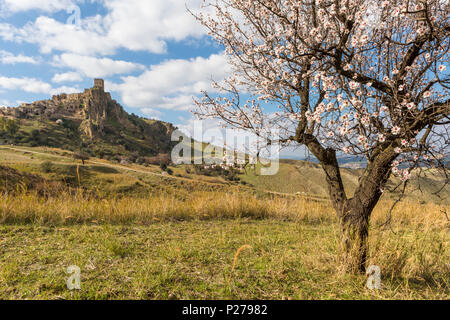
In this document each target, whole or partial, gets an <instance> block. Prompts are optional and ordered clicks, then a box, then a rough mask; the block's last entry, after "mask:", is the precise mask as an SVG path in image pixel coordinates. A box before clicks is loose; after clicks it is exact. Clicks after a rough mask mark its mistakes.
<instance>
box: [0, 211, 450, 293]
mask: <svg viewBox="0 0 450 320" xmlns="http://www.w3.org/2000/svg"><path fill="white" fill-rule="evenodd" d="M0 239H2V241H1V245H0V252H1V258H0V263H1V269H0V286H1V287H2V290H1V291H0V298H2V299H448V298H449V297H450V296H449V284H450V283H449V277H448V275H449V273H448V272H449V271H450V270H449V266H448V261H449V252H448V241H449V238H448V234H446V233H445V232H443V231H442V230H441V231H439V232H436V231H433V230H422V231H420V232H419V231H417V230H414V229H409V228H402V229H401V230H398V233H397V235H394V234H393V233H392V232H390V231H381V230H372V238H371V248H372V250H371V260H370V261H371V263H373V264H377V265H379V266H380V267H381V270H382V289H381V290H380V291H370V290H368V289H367V288H365V281H366V278H365V277H364V276H351V275H345V274H343V273H342V272H340V262H339V257H338V255H337V250H338V245H339V237H338V228H337V226H336V225H335V224H328V223H325V224H323V223H321V224H308V223H301V224H300V223H295V222H288V221H279V220H271V219H269V220H262V221H255V220H245V219H244V220H243V219H237V220H226V221H214V220H213V221H190V222H165V223H158V224H152V225H149V226H137V225H134V226H118V225H100V226H96V225H73V226H66V227H44V226H30V225H27V226H2V227H0ZM243 246H246V247H243ZM247 246H248V247H247ZM242 247H243V249H241V252H240V254H239V256H238V257H237V258H236V253H237V252H238V250H239V249H240V248H242ZM70 265H77V266H79V267H80V268H81V281H82V288H81V290H80V291H69V290H67V288H66V279H67V278H68V277H69V275H68V274H67V273H66V268H67V267H69V266H70Z"/></svg>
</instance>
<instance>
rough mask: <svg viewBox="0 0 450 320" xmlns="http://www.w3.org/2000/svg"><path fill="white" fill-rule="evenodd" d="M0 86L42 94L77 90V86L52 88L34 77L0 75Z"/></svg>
mask: <svg viewBox="0 0 450 320" xmlns="http://www.w3.org/2000/svg"><path fill="white" fill-rule="evenodd" d="M0 88H2V89H5V90H20V91H24V92H29V93H44V94H51V95H55V94H60V93H76V92H79V91H80V89H79V88H73V87H66V86H63V87H60V88H52V86H51V85H50V84H48V83H46V82H43V81H41V80H38V79H35V78H26V77H25V78H8V77H0Z"/></svg>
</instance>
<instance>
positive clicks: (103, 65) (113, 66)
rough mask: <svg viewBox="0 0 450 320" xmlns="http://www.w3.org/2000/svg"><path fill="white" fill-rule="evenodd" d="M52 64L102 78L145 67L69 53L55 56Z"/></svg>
mask: <svg viewBox="0 0 450 320" xmlns="http://www.w3.org/2000/svg"><path fill="white" fill-rule="evenodd" d="M54 64H55V65H56V66H59V67H68V68H70V69H74V70H76V71H77V72H79V73H81V74H83V75H85V76H86V77H89V78H97V77H100V78H104V77H108V76H112V75H116V74H125V73H131V72H133V71H136V70H143V69H144V68H145V67H144V66H142V65H140V64H137V63H132V62H127V61H121V60H112V59H109V58H95V57H89V56H83V55H77V54H70V53H65V54H62V55H60V56H55V57H54Z"/></svg>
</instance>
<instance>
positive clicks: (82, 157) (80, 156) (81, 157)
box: [73, 151, 90, 166]
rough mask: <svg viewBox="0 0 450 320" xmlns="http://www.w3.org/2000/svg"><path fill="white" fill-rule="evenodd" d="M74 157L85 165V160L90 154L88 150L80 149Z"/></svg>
mask: <svg viewBox="0 0 450 320" xmlns="http://www.w3.org/2000/svg"><path fill="white" fill-rule="evenodd" d="M73 158H74V159H75V160H81V162H82V163H83V166H84V164H85V162H86V161H87V160H89V159H90V156H89V155H88V154H87V153H86V152H83V151H78V152H75V153H74V154H73Z"/></svg>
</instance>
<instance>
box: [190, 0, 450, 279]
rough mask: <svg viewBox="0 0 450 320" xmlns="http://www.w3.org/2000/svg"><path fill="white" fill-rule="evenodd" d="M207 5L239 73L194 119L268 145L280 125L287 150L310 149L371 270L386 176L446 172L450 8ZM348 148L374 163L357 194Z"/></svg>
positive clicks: (213, 30) (255, 2)
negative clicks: (341, 155)
mask: <svg viewBox="0 0 450 320" xmlns="http://www.w3.org/2000/svg"><path fill="white" fill-rule="evenodd" d="M205 7H208V8H209V9H208V12H213V14H204V15H202V14H200V15H198V16H196V17H197V19H198V20H199V21H200V22H201V23H203V24H204V25H205V26H206V27H207V28H208V29H209V34H210V35H211V36H212V37H214V38H215V39H216V40H217V41H218V42H219V43H220V44H221V45H223V46H224V47H225V53H226V55H227V56H228V58H229V63H230V64H231V65H232V67H233V70H234V72H233V74H232V75H231V76H230V77H229V78H228V79H226V80H225V81H223V82H221V83H217V82H214V83H213V87H215V88H216V89H217V90H218V91H219V92H221V93H222V94H220V96H219V97H216V96H215V95H214V96H213V95H211V94H209V93H207V92H204V96H203V97H202V98H201V99H200V100H197V101H196V104H197V108H196V111H195V113H196V114H197V115H198V116H199V117H200V118H218V119H220V120H221V121H223V122H224V123H225V124H226V125H228V126H232V127H235V128H239V129H244V130H248V131H251V132H253V133H254V134H256V135H258V136H260V137H264V138H265V139H267V141H268V143H269V144H270V143H273V141H272V140H273V139H274V138H273V137H270V136H269V134H268V132H269V131H270V129H274V128H277V129H279V130H281V133H282V134H281V135H282V136H281V137H278V139H279V142H280V143H282V144H283V145H288V144H301V145H304V146H306V147H307V148H308V149H309V151H310V152H311V153H312V154H313V155H314V156H315V157H316V158H317V160H318V161H319V162H320V164H321V166H322V168H323V170H324V171H325V173H326V180H327V183H328V188H329V194H330V198H331V200H332V203H333V206H334V209H335V210H336V213H337V215H338V216H339V218H340V221H341V226H342V232H343V233H342V234H343V244H344V249H345V251H344V253H345V254H344V257H345V261H346V264H347V266H348V267H349V269H350V270H352V271H362V272H364V271H365V266H366V262H367V252H368V251H367V250H368V246H367V240H368V227H369V220H370V215H371V213H372V211H373V209H374V207H375V206H376V204H377V202H378V201H379V199H380V197H381V195H382V193H383V190H384V188H385V185H386V183H387V181H388V179H389V178H390V177H391V175H392V174H394V175H398V176H399V177H400V178H401V179H402V180H403V181H407V180H408V179H409V178H410V176H411V170H412V169H413V168H415V167H423V166H424V165H425V164H426V163H428V164H430V163H431V164H433V165H434V166H436V164H437V161H439V160H442V159H445V154H446V153H447V152H448V141H449V135H448V124H449V123H450V106H449V98H448V89H449V85H450V79H449V73H448V72H446V71H447V70H446V67H447V66H448V64H449V41H450V39H449V33H450V25H449V19H448V16H449V13H450V10H449V9H450V7H449V1H447V0H426V1H425V0H410V1H405V0H391V1H381V0H345V1H339V0H215V1H212V2H206V1H205ZM244 95H245V96H247V97H248V96H250V97H251V98H250V99H243V97H244ZM242 100H245V101H242ZM270 106H277V107H278V109H279V110H277V111H276V112H274V111H266V110H267V109H269V110H270ZM340 151H342V152H345V153H347V154H351V155H359V156H364V157H365V158H366V159H367V167H366V168H365V170H364V172H363V173H362V175H361V177H360V179H359V186H358V188H357V189H356V191H355V193H354V194H353V195H352V196H351V197H350V196H349V195H348V194H346V191H345V189H344V184H343V182H342V178H341V173H340V168H339V165H338V160H337V152H340ZM432 160H433V161H432ZM400 168H401V169H400ZM444 168H445V165H444Z"/></svg>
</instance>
